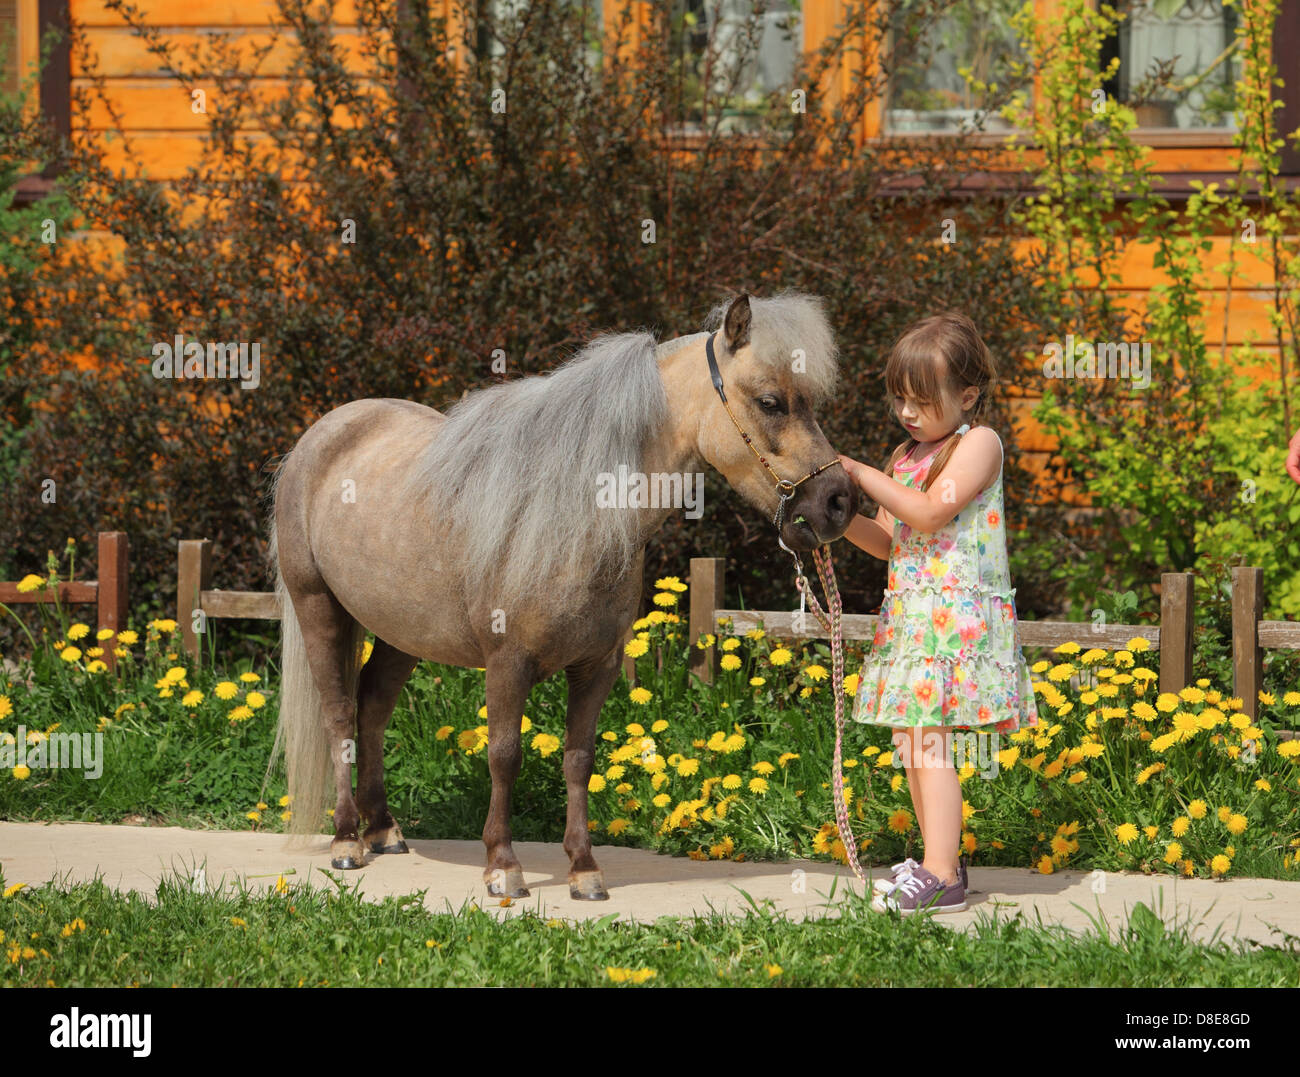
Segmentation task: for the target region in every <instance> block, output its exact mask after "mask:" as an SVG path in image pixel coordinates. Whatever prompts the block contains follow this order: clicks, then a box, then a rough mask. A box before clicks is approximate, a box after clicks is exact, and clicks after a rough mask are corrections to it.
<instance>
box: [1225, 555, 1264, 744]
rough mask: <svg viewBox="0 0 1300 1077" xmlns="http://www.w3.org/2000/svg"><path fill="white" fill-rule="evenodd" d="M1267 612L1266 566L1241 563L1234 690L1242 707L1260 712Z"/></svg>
mask: <svg viewBox="0 0 1300 1077" xmlns="http://www.w3.org/2000/svg"><path fill="white" fill-rule="evenodd" d="M1263 612H1264V570H1263V569H1262V568H1247V567H1245V566H1238V567H1236V568H1234V569H1233V570H1232V694H1233V695H1234V696H1239V697H1240V698H1241V709H1242V710H1243V711H1245V712H1246V713H1247V714H1249V715H1250V716H1251V717H1252V718H1255V717H1258V715H1259V690H1260V689H1261V688H1262V687H1263V686H1264V652H1263V651H1262V650H1261V649H1260V646H1259V619H1260V617H1261V616H1262V615H1263Z"/></svg>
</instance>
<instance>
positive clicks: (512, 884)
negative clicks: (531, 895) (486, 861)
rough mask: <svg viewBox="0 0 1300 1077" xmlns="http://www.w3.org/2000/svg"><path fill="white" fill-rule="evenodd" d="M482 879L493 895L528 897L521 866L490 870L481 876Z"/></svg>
mask: <svg viewBox="0 0 1300 1077" xmlns="http://www.w3.org/2000/svg"><path fill="white" fill-rule="evenodd" d="M483 881H484V882H485V883H487V891H488V893H489V894H491V895H492V896H493V897H510V898H526V897H528V887H526V886H525V885H524V873H523V870H522V869H521V868H510V869H509V870H507V871H501V870H497V871H493V872H490V873H489V874H486V875H484V876H483Z"/></svg>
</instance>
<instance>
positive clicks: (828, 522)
mask: <svg viewBox="0 0 1300 1077" xmlns="http://www.w3.org/2000/svg"><path fill="white" fill-rule="evenodd" d="M705 328H706V329H707V330H709V332H710V333H711V334H712V340H713V346H714V354H715V356H716V359H717V363H718V368H719V371H720V373H721V375H722V381H723V392H724V393H725V396H726V403H725V404H724V402H723V400H722V398H721V397H720V396H719V395H718V394H717V393H715V392H714V390H713V388H712V387H711V385H710V384H709V382H708V381H707V380H706V381H705V382H704V385H705V386H706V387H707V392H708V394H709V397H710V398H711V399H710V402H709V404H708V405H707V406H706V407H705V408H704V409H703V410H702V415H703V418H702V421H701V426H700V431H699V438H698V445H699V450H700V453H701V455H702V456H703V457H704V459H705V460H707V461H708V462H709V464H711V465H712V466H713V467H714V468H716V469H717V470H718V471H719V472H720V473H721V474H722V476H723V477H724V478H725V479H726V480H727V482H728V483H729V484H730V485H731V487H732V488H733V489H734V490H736V491H737V492H738V493H739V494H740V495H741V496H742V497H744V498H745V500H747V501H748V502H750V504H752V505H755V506H757V507H758V508H760V509H762V510H763V511H764V512H766V513H767V515H768V516H769V517H771V516H773V515H775V513H776V509H777V505H778V504H779V502H780V490H779V488H778V485H777V482H778V479H780V480H788V481H789V482H791V483H796V484H797V485H796V487H795V490H794V497H793V499H792V500H791V501H790V502H789V503H788V504H787V506H786V516H785V521H784V523H783V525H782V529H781V538H782V539H783V540H784V542H785V543H786V545H787V546H789V547H791V548H792V549H796V550H811V549H813V548H815V547H817V546H819V545H822V544H823V543H827V542H830V541H832V540H834V539H837V538H839V537H840V535H842V534H843V533H844V531H845V530H846V529H847V528H848V526H849V524H850V523H851V522H852V520H853V517H854V516H855V515H856V514H857V511H858V504H859V491H858V487H857V485H856V484H855V483H854V482H853V481H852V480H851V479H850V478H849V476H848V475H847V474H846V473H845V471H844V469H843V468H842V467H840V466H839V464H838V461H837V460H836V453H835V450H834V449H833V448H831V445H830V442H828V441H827V440H826V435H825V434H823V433H822V430H821V427H820V426H818V425H817V418H816V412H817V411H818V410H819V409H820V408H821V407H822V406H823V405H824V404H825V403H826V402H827V401H828V400H829V399H830V397H831V395H832V393H833V392H834V390H835V386H836V382H837V379H838V376H839V371H838V364H837V359H838V349H837V347H836V344H835V334H834V333H833V331H832V330H831V326H830V322H829V320H828V319H827V317H826V313H825V310H824V307H823V302H822V300H821V298H820V297H818V296H812V295H805V294H802V293H798V292H790V291H786V292H782V293H781V294H779V295H775V296H771V297H768V298H762V297H757V296H750V295H746V294H741V295H739V296H737V297H735V298H734V299H731V300H728V301H726V302H724V303H720V304H719V305H718V306H716V307H714V308H713V310H712V311H710V313H709V316H708V318H707V319H706V320H705ZM702 377H704V378H706V379H707V377H708V374H707V368H706V372H705V373H703V374H702ZM702 391H703V390H702ZM728 406H729V407H730V410H731V415H728V413H727V408H728ZM732 416H734V419H735V421H734V422H733V421H732ZM737 425H739V427H740V430H738V429H737ZM742 430H743V431H744V433H745V434H747V435H748V436H749V441H748V442H746V440H745V438H744V436H742V433H741V431H742ZM751 446H752V448H751ZM760 457H761V459H760ZM828 464H829V465H830V466H825V465H828ZM769 468H770V469H771V471H769V470H768V469H769ZM814 472H815V474H813V473H814ZM773 473H775V476H776V477H773ZM808 476H811V477H808Z"/></svg>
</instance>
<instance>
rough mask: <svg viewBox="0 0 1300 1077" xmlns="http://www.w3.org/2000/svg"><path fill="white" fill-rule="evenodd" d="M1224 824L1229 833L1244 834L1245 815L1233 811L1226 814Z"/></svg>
mask: <svg viewBox="0 0 1300 1077" xmlns="http://www.w3.org/2000/svg"><path fill="white" fill-rule="evenodd" d="M1224 825H1225V826H1226V827H1227V828H1228V833H1229V834H1244V833H1245V832H1246V826H1247V821H1246V817H1245V816H1244V815H1241V814H1239V813H1234V814H1232V815H1229V816H1228V818H1227V821H1226V822H1225V824H1224Z"/></svg>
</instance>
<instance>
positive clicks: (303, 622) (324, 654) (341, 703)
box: [291, 584, 365, 870]
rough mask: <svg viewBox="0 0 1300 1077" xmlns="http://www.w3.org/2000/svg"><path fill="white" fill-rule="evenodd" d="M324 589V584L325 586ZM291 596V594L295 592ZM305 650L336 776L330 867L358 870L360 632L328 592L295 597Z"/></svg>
mask: <svg viewBox="0 0 1300 1077" xmlns="http://www.w3.org/2000/svg"><path fill="white" fill-rule="evenodd" d="M321 586H322V588H323V584H322V585H321ZM291 594H292V592H291ZM292 597H293V605H294V610H295V611H296V613H297V617H298V623H299V625H300V626H301V628H302V636H303V646H304V648H305V650H306V652H307V663H308V665H309V666H310V667H311V673H312V678H313V680H315V682H316V689H317V691H318V692H319V693H320V700H321V712H322V713H321V721H322V722H323V723H324V725H325V736H326V740H327V741H328V744H329V757H330V765H331V767H332V768H333V771H334V789H335V804H334V840H333V841H332V842H331V843H330V865H331V867H334V868H335V869H339V870H347V869H351V868H359V867H361V865H362V864H363V863H364V862H365V851H364V849H363V848H362V845H361V842H360V840H359V839H358V837H357V823H358V817H357V805H356V802H355V801H354V800H353V799H352V760H353V758H354V756H355V752H354V751H353V750H352V749H353V747H354V745H355V740H354V738H355V737H356V712H357V697H356V676H355V670H356V666H357V663H358V662H359V661H360V658H359V657H358V656H357V653H356V652H357V648H358V647H359V645H360V642H361V626H360V625H359V624H357V622H356V621H355V620H354V619H353V618H352V616H351V614H349V613H348V612H347V610H345V609H344V608H343V607H342V605H340V604H339V601H338V600H337V599H336V598H335V597H334V596H333V595H332V594H331V593H330V592H329V591H328V590H324V589H321V590H315V591H311V592H309V593H306V594H302V593H299V594H296V595H293V596H292Z"/></svg>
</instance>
